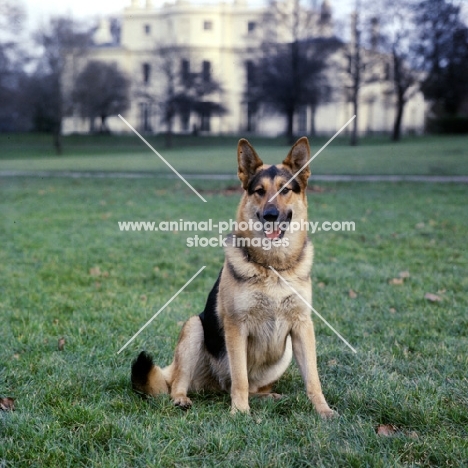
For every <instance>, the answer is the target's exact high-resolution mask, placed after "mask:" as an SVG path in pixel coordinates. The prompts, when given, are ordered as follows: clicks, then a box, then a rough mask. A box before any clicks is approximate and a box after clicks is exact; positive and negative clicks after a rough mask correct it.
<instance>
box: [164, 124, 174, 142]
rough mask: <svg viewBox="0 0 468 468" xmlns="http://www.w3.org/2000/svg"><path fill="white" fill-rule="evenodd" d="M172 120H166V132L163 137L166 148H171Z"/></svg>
mask: <svg viewBox="0 0 468 468" xmlns="http://www.w3.org/2000/svg"><path fill="white" fill-rule="evenodd" d="M172 120H173V118H172V117H170V118H169V119H168V120H167V132H166V135H165V140H166V148H172Z"/></svg>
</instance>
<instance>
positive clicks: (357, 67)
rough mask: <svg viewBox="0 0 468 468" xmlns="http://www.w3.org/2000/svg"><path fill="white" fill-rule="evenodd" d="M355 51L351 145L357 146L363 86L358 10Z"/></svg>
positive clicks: (352, 74)
mask: <svg viewBox="0 0 468 468" xmlns="http://www.w3.org/2000/svg"><path fill="white" fill-rule="evenodd" d="M353 47H354V51H353V52H354V53H353V57H352V58H353V60H352V62H353V63H352V64H351V76H352V83H353V95H352V104H353V115H355V116H356V118H355V119H354V120H353V128H352V131H351V140H350V142H349V143H350V145H351V146H356V145H357V144H358V117H359V87H360V86H361V31H360V28H359V17H358V13H357V12H356V17H355V20H354V44H353Z"/></svg>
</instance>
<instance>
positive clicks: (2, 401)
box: [0, 397, 15, 411]
mask: <svg viewBox="0 0 468 468" xmlns="http://www.w3.org/2000/svg"><path fill="white" fill-rule="evenodd" d="M0 409H1V410H2V411H14V409H15V399H14V398H10V397H4V398H0Z"/></svg>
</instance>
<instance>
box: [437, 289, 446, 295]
mask: <svg viewBox="0 0 468 468" xmlns="http://www.w3.org/2000/svg"><path fill="white" fill-rule="evenodd" d="M446 292H447V290H446V289H439V290H438V291H437V294H445V293H446Z"/></svg>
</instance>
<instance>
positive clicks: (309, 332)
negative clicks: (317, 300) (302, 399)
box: [291, 318, 336, 418]
mask: <svg viewBox="0 0 468 468" xmlns="http://www.w3.org/2000/svg"><path fill="white" fill-rule="evenodd" d="M291 338H292V345H293V353H294V358H295V359H296V362H297V365H298V366H299V369H300V371H301V374H302V378H303V379H304V383H305V386H306V391H307V396H308V397H309V400H310V401H311V402H312V403H313V404H314V407H315V410H316V411H317V413H318V414H319V415H320V416H321V417H322V418H330V417H333V416H335V415H336V413H335V412H334V411H333V410H332V409H330V407H329V406H328V404H327V402H326V400H325V397H324V396H323V393H322V386H321V385H320V378H319V375H318V370H317V355H316V350H315V333H314V325H313V323H312V320H311V319H310V318H308V319H307V320H305V321H301V322H298V323H297V324H295V325H294V327H293V329H292V330H291Z"/></svg>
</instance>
